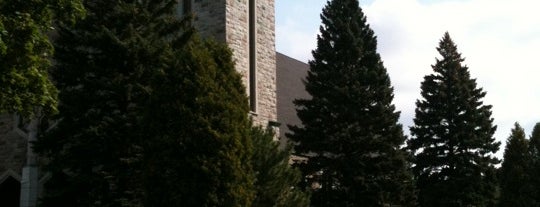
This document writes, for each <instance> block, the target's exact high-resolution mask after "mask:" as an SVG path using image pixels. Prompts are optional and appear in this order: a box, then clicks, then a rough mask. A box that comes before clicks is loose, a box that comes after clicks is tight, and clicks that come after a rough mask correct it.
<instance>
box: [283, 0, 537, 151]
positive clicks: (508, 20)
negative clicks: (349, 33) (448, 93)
mask: <svg viewBox="0 0 540 207" xmlns="http://www.w3.org/2000/svg"><path fill="white" fill-rule="evenodd" d="M297 1H300V0H295V1H289V0H281V2H286V3H283V4H284V5H285V4H295V3H293V2H297ZM277 2H280V1H279V0H278V1H277ZM300 2H302V1H300ZM303 2H304V3H306V0H304V1H303ZM309 2H318V4H320V3H321V2H324V3H325V2H326V1H323V0H317V1H315V0H309ZM536 5H537V3H536V1H535V0H514V1H512V2H509V1H506V0H431V1H429V0H375V1H373V2H370V3H369V4H364V5H363V7H362V9H363V11H364V13H365V14H366V16H367V18H368V23H369V24H370V26H371V28H372V29H373V30H374V31H375V34H376V35H377V37H378V51H379V53H380V54H381V57H382V59H383V61H384V64H385V66H386V68H387V69H388V73H389V74H390V77H391V79H392V84H393V86H394V90H395V99H394V102H395V104H396V107H397V109H398V110H400V111H402V114H401V119H400V122H401V123H402V124H403V125H404V126H405V128H408V126H410V125H412V118H413V116H414V109H415V101H416V99H418V98H420V83H421V81H422V80H423V77H424V76H425V75H428V74H430V73H431V72H432V69H431V65H432V64H434V63H435V58H437V57H439V55H438V53H437V51H436V49H435V48H436V47H437V46H438V42H439V40H440V38H441V37H442V35H443V34H444V32H446V31H448V32H449V33H450V35H451V37H452V39H453V40H454V42H455V43H456V44H457V46H458V51H459V52H461V53H462V55H463V57H465V62H464V63H465V64H466V65H467V66H468V67H469V70H470V73H471V76H472V77H473V78H476V79H477V83H478V86H479V87H482V88H484V90H485V91H487V96H486V97H485V98H484V102H485V103H486V104H491V105H493V118H494V119H495V124H496V125H498V130H497V132H496V134H495V136H496V138H497V139H498V140H499V141H501V142H502V143H503V144H504V142H505V140H506V138H507V137H508V135H509V133H510V129H511V128H512V127H513V123H514V122H516V121H518V122H520V123H521V125H522V126H523V127H524V128H525V129H526V132H527V133H530V132H531V130H532V127H533V126H534V124H535V123H536V122H538V121H540V116H539V114H540V93H538V92H537V91H539V90H540V81H537V79H539V77H540V68H539V67H538V65H539V64H538V63H537V60H538V59H539V58H540V57H538V56H539V55H538V54H539V53H538V50H540V13H538V12H537V11H536V10H537V6H536ZM310 9H311V8H310ZM321 9H322V4H320V7H319V9H318V11H317V12H320V11H321ZM299 11H301V10H299ZM309 13H310V14H311V13H312V12H309ZM277 15H285V16H287V17H286V18H288V19H289V21H286V22H285V23H283V21H282V22H277V27H276V32H277V46H278V47H277V48H278V51H281V52H284V53H285V54H287V55H290V56H292V57H294V58H299V59H300V60H303V61H305V60H306V59H307V58H310V57H311V54H310V51H311V50H312V49H313V48H315V35H316V34H317V28H318V26H319V24H320V20H319V19H318V16H317V17H314V16H309V15H305V14H303V12H293V13H287V14H283V13H280V12H278V13H277ZM314 18H315V19H314ZM299 24H300V25H306V24H312V25H314V27H312V28H313V29H295V28H299V27H298V25H299ZM283 36H287V37H283ZM310 38H311V40H309V39H310ZM502 151H503V150H502V149H501V150H500V153H499V156H500V155H501V154H502Z"/></svg>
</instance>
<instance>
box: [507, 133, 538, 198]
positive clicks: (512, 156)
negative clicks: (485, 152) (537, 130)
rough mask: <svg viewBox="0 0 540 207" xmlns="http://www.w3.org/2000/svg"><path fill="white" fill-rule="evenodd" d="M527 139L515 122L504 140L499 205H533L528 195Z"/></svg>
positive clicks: (529, 188) (529, 187)
mask: <svg viewBox="0 0 540 207" xmlns="http://www.w3.org/2000/svg"><path fill="white" fill-rule="evenodd" d="M528 144H529V143H528V140H527V139H525V131H524V130H523V128H521V126H520V125H519V124H518V123H516V124H515V125H514V128H513V129H512V133H511V134H510V137H508V140H507V141H506V149H505V150H504V160H503V163H502V166H501V169H500V181H499V182H500V186H501V196H500V198H499V206H501V207H502V206H535V205H534V202H533V201H534V199H532V197H530V195H531V193H530V190H531V187H532V186H530V184H531V183H530V177H529V174H528V169H529V166H528V164H529V160H530V157H529V153H528Z"/></svg>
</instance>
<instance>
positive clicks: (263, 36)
mask: <svg viewBox="0 0 540 207" xmlns="http://www.w3.org/2000/svg"><path fill="white" fill-rule="evenodd" d="M177 1H178V13H179V15H180V14H185V13H191V14H193V24H194V26H195V27H196V29H197V30H198V31H199V33H200V35H201V36H202V37H204V38H213V39H215V40H217V41H220V42H225V43H226V44H227V45H228V46H229V47H230V48H231V50H232V51H233V59H234V61H235V63H236V69H237V71H238V72H239V73H240V74H241V75H242V81H243V83H244V85H245V86H246V93H247V96H248V97H249V104H250V116H251V117H252V118H253V120H254V123H255V124H257V125H261V126H270V127H273V128H274V129H275V130H276V131H280V132H281V133H278V135H280V136H281V137H283V135H284V133H285V132H286V131H287V124H298V123H299V121H298V119H297V118H296V114H295V111H294V106H293V104H292V100H294V99H295V98H298V97H306V93H305V91H304V88H303V84H302V79H303V77H305V73H306V71H307V65H306V64H305V63H302V62H300V61H297V60H294V59H292V58H289V57H287V56H284V55H282V54H280V53H276V50H275V16H274V15H275V12H274V10H275V8H274V0H177ZM276 68H277V70H276ZM278 78H279V79H278ZM278 92H279V93H278ZM278 126H279V128H278ZM20 127H21V126H19V124H18V121H17V117H16V116H14V115H9V114H3V115H0V206H2V207H18V206H21V207H34V206H36V203H37V200H38V197H39V194H40V192H41V189H42V186H43V184H44V183H45V182H46V181H47V179H48V175H47V173H45V172H39V171H38V169H39V166H36V164H32V165H31V166H30V165H29V162H30V161H28V160H31V159H28V155H29V154H32V153H31V152H30V151H29V150H31V149H30V146H29V144H28V135H26V134H25V133H24V130H21V129H20ZM30 164H31V163H30Z"/></svg>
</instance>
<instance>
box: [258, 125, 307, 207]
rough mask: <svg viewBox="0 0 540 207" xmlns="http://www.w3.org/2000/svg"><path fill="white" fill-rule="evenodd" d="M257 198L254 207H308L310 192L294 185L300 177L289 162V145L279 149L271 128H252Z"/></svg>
mask: <svg viewBox="0 0 540 207" xmlns="http://www.w3.org/2000/svg"><path fill="white" fill-rule="evenodd" d="M251 138H252V140H253V147H254V153H253V158H252V163H253V170H254V172H255V189H256V193H257V194H256V197H255V200H254V202H253V206H254V207H278V206H279V207H286V206H290V207H302V206H303V207H307V206H309V194H308V192H306V191H304V190H303V189H300V188H298V187H297V186H296V185H297V184H298V183H299V182H300V180H301V179H302V176H301V173H300V171H299V170H298V169H295V168H292V167H291V166H290V165H289V160H290V155H291V148H290V147H286V148H285V149H280V148H279V143H278V142H276V141H274V133H273V132H272V131H271V129H266V130H263V129H262V128H261V127H253V129H252V130H251Z"/></svg>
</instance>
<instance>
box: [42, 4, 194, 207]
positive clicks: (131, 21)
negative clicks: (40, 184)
mask: <svg viewBox="0 0 540 207" xmlns="http://www.w3.org/2000/svg"><path fill="white" fill-rule="evenodd" d="M175 3H176V1H175V0H157V1H150V0H142V1H127V0H126V1H123V0H119V1H109V0H86V1H84V6H85V8H86V10H87V16H86V17H85V18H84V19H82V20H81V21H78V22H77V23H76V24H74V25H70V24H60V25H59V26H60V29H59V30H58V34H57V35H58V36H57V40H56V41H55V50H56V51H57V53H56V54H55V56H54V58H55V62H56V64H55V66H54V69H53V76H54V80H55V82H56V86H57V87H58V88H59V89H60V94H59V99H60V105H59V111H60V113H59V114H58V116H57V118H58V119H57V120H58V124H57V126H56V127H55V128H54V130H52V131H51V132H50V133H49V134H47V135H46V136H44V137H42V138H41V139H40V140H39V141H38V142H37V146H36V147H37V148H36V150H38V151H39V152H40V153H41V154H42V155H43V156H45V157H47V160H48V161H49V162H48V164H47V165H46V166H45V169H46V170H47V171H49V172H50V173H51V175H52V177H51V180H50V181H49V182H47V184H46V186H45V195H44V196H43V200H42V206H140V205H141V203H143V199H144V198H145V197H144V195H145V193H144V192H143V186H142V184H143V180H142V172H141V170H140V169H141V168H142V167H143V165H142V164H141V160H142V157H143V156H144V154H143V152H144V151H143V150H142V149H143V147H144V145H143V144H144V143H143V141H142V140H145V139H144V137H142V135H144V133H143V132H142V130H141V129H143V127H142V126H143V125H142V124H143V123H142V121H141V117H142V116H143V112H144V111H143V108H144V107H145V102H146V101H147V100H148V97H149V90H150V89H149V88H148V85H149V82H150V80H149V78H151V77H152V76H153V75H152V74H153V73H156V72H157V71H161V70H163V67H166V66H168V65H171V64H170V59H173V58H174V57H173V52H174V47H173V46H174V45H176V44H179V43H181V42H182V39H184V37H185V35H183V31H182V30H181V29H180V28H181V26H182V24H181V22H180V21H179V19H178V18H177V17H176V16H175V11H176V10H175Z"/></svg>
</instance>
